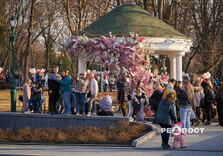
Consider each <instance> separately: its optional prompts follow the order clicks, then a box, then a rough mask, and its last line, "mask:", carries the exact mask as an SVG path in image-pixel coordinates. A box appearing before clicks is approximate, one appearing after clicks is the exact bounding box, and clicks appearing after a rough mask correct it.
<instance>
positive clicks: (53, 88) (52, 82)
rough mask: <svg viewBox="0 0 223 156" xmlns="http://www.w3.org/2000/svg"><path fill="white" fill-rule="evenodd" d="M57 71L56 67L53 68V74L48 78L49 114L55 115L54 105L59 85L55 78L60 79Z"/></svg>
mask: <svg viewBox="0 0 223 156" xmlns="http://www.w3.org/2000/svg"><path fill="white" fill-rule="evenodd" d="M58 69H59V68H58V66H55V67H54V69H53V72H52V73H50V74H49V76H48V87H49V111H50V114H57V107H56V104H57V101H58V100H59V97H60V84H59V83H58V82H57V78H60V75H59V74H58Z"/></svg>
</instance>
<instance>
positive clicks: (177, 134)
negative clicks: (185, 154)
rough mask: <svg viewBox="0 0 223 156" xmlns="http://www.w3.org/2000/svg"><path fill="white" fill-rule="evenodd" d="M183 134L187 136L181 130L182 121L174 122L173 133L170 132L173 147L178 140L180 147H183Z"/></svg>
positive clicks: (175, 146)
mask: <svg viewBox="0 0 223 156" xmlns="http://www.w3.org/2000/svg"><path fill="white" fill-rule="evenodd" d="M183 135H185V136H187V134H186V133H184V132H183V129H182V122H178V123H177V124H174V126H173V133H172V134H171V137H173V136H174V141H173V148H177V144H178V142H180V147H181V148H185V145H184V138H183Z"/></svg>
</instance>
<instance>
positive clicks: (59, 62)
mask: <svg viewBox="0 0 223 156" xmlns="http://www.w3.org/2000/svg"><path fill="white" fill-rule="evenodd" d="M57 62H58V64H59V72H60V69H61V64H62V63H63V60H61V59H57Z"/></svg>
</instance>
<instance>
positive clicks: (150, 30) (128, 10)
mask: <svg viewBox="0 0 223 156" xmlns="http://www.w3.org/2000/svg"><path fill="white" fill-rule="evenodd" d="M110 32H112V34H113V35H115V36H118V37H121V36H126V35H129V34H130V32H134V33H137V34H138V35H139V36H143V37H165V38H178V39H188V38H187V37H186V36H184V35H183V34H181V33H180V32H179V31H177V30H176V29H174V28H173V27H171V26H170V25H168V24H166V23H165V22H163V21H161V20H159V19H157V18H156V17H155V16H153V15H152V14H150V13H148V12H147V11H146V10H144V9H142V8H141V7H139V6H137V5H134V4H123V5H121V6H119V7H117V8H115V9H114V10H112V11H110V12H109V13H107V14H106V15H104V16H103V17H101V18H100V19H98V20H97V21H95V22H94V23H92V24H90V25H89V26H87V27H86V28H85V29H83V30H82V31H80V32H79V33H78V35H84V34H85V35H86V36H87V37H98V36H100V35H104V36H109V33H110Z"/></svg>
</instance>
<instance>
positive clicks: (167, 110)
mask: <svg viewBox="0 0 223 156" xmlns="http://www.w3.org/2000/svg"><path fill="white" fill-rule="evenodd" d="M157 120H158V123H159V125H160V127H161V128H162V129H161V138H162V146H163V148H164V149H168V148H171V146H170V145H169V144H168V142H169V136H170V133H168V129H169V128H171V125H172V123H174V124H176V123H177V115H176V107H175V105H174V94H173V93H169V94H168V95H167V97H166V98H164V99H162V100H161V101H160V104H159V107H158V113H157Z"/></svg>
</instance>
